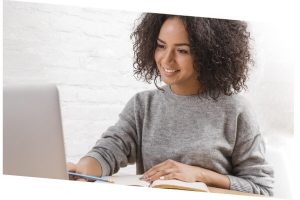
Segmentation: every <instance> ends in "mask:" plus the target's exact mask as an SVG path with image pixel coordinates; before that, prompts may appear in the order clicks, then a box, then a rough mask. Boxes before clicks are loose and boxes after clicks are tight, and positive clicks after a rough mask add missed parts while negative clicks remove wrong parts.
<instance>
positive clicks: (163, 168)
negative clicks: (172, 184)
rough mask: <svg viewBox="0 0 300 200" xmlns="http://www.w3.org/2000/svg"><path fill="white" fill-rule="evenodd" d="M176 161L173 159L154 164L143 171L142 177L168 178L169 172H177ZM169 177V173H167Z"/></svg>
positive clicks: (148, 178) (150, 178) (151, 179)
mask: <svg viewBox="0 0 300 200" xmlns="http://www.w3.org/2000/svg"><path fill="white" fill-rule="evenodd" d="M177 165H178V163H177V162H176V161H173V160H166V161H164V162H162V163H160V164H158V165H155V166H154V167H152V168H151V169H149V170H148V171H147V172H145V173H144V178H145V179H147V180H150V181H153V180H156V179H168V176H167V175H169V174H173V173H176V172H178V167H177ZM169 177H171V175H169Z"/></svg>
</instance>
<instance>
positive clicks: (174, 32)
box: [159, 17, 188, 42]
mask: <svg viewBox="0 0 300 200" xmlns="http://www.w3.org/2000/svg"><path fill="white" fill-rule="evenodd" d="M159 38H160V39H162V40H168V39H177V40H184V42H188V33H187V31H186V28H185V26H184V24H183V22H182V20H181V19H180V18H178V17H172V18H168V19H167V20H166V21H165V22H164V23H163V25H162V26H161V28H160V32H159ZM181 42H182V41H181Z"/></svg>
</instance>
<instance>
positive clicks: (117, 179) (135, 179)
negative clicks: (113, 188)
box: [96, 175, 209, 192]
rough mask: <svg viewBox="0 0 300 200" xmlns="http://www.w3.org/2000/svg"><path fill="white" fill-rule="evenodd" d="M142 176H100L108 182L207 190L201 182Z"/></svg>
mask: <svg viewBox="0 0 300 200" xmlns="http://www.w3.org/2000/svg"><path fill="white" fill-rule="evenodd" d="M142 177H143V176H142V175H126V176H106V177H102V178H103V179H107V180H109V182H112V183H115V184H120V185H130V186H140V187H152V188H164V189H178V190H190V191H199V192H209V190H208V187H207V185H206V184H205V183H202V182H191V183H190V182H184V181H179V180H155V181H152V182H148V181H146V180H143V179H142ZM96 182H98V181H96ZM99 182H100V181H99ZM101 182H102V181H101Z"/></svg>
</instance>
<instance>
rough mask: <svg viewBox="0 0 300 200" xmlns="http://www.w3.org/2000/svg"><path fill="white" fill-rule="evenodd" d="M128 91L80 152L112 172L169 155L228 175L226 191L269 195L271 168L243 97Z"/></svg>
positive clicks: (166, 88) (143, 167) (149, 164)
mask: <svg viewBox="0 0 300 200" xmlns="http://www.w3.org/2000/svg"><path fill="white" fill-rule="evenodd" d="M162 89H163V91H161V90H158V89H156V90H149V91H144V92H140V93H137V94H136V95H134V96H133V97H132V98H131V99H130V100H129V102H128V103H127V104H126V106H125V108H124V109H123V111H122V112H121V113H120V115H119V120H118V121H117V123H116V124H115V125H113V126H111V127H109V128H108V129H107V130H106V131H105V132H104V133H103V134H102V137H101V139H99V140H98V141H97V142H96V144H95V146H94V147H93V148H92V149H91V150H90V151H89V152H88V153H87V155H86V156H90V157H94V158H95V159H97V160H98V161H99V163H100V164H101V166H102V175H103V176H105V175H112V174H114V173H116V172H118V170H119V169H120V167H125V166H127V165H128V164H134V163H136V173H137V174H142V173H144V172H145V171H147V170H148V169H150V168H151V167H153V166H154V165H156V164H159V163H161V162H163V161H165V160H168V159H172V160H175V161H178V162H181V163H184V164H188V165H193V166H199V167H202V168H205V169H209V170H212V171H215V172H217V173H220V174H223V175H226V176H228V178H229V180H230V189H232V190H238V191H243V192H251V193H257V194H263V195H271V196H272V195H273V192H272V189H273V183H274V180H273V168H272V167H271V166H270V165H269V164H268V163H267V161H266V159H265V143H264V140H263V138H262V135H261V133H260V130H259V127H258V124H257V122H256V120H255V117H254V115H253V113H252V112H251V109H250V107H249V105H248V103H247V101H246V100H245V99H244V98H243V97H242V96H240V95H232V96H226V95H221V96H220V97H219V98H218V100H217V101H215V100H213V99H211V98H209V97H203V96H201V95H200V96H199V95H192V96H180V95H176V94H175V93H173V92H172V90H171V89H170V88H169V86H163V87H162Z"/></svg>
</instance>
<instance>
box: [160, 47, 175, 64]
mask: <svg viewBox="0 0 300 200" xmlns="http://www.w3.org/2000/svg"><path fill="white" fill-rule="evenodd" d="M161 61H162V63H163V64H164V65H170V64H172V63H173V62H174V52H173V50H171V49H170V50H167V51H165V53H164V54H163V56H162V60H161Z"/></svg>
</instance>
